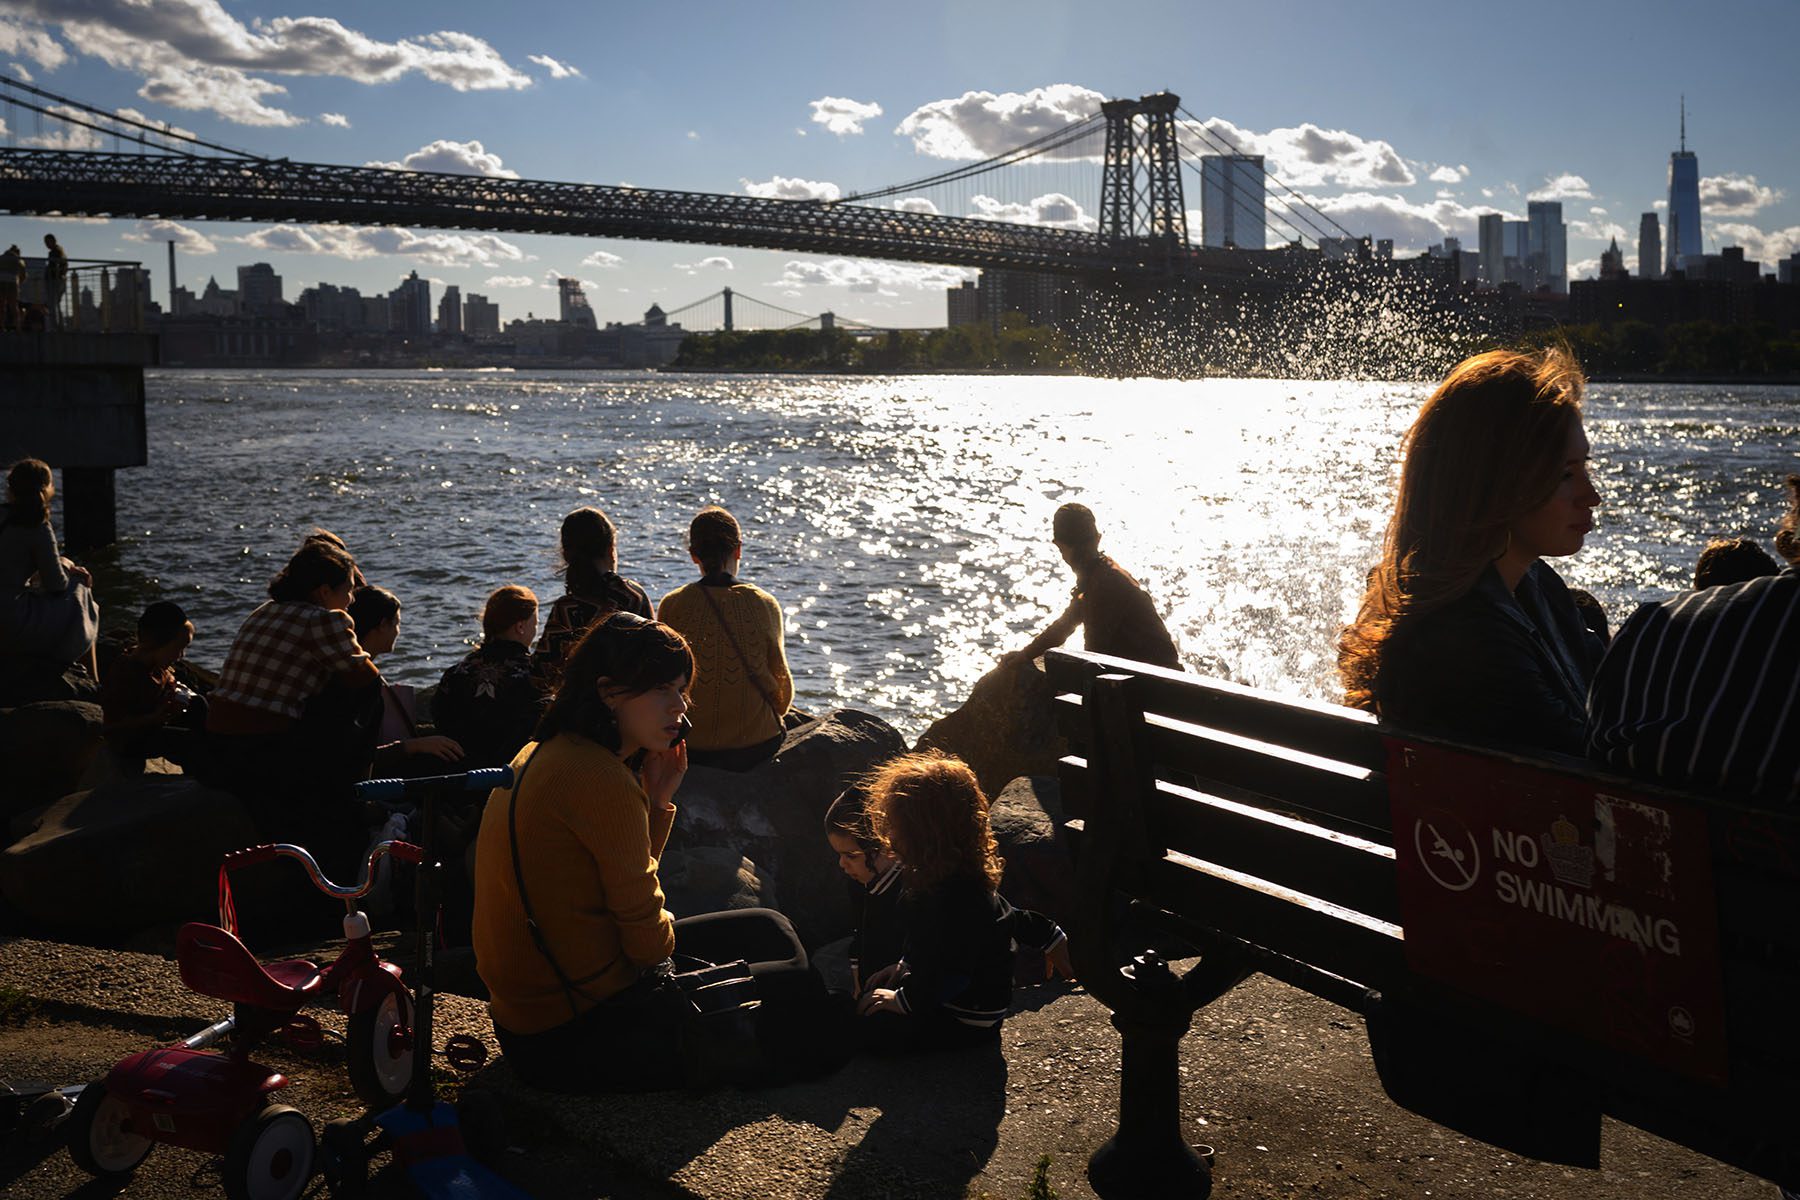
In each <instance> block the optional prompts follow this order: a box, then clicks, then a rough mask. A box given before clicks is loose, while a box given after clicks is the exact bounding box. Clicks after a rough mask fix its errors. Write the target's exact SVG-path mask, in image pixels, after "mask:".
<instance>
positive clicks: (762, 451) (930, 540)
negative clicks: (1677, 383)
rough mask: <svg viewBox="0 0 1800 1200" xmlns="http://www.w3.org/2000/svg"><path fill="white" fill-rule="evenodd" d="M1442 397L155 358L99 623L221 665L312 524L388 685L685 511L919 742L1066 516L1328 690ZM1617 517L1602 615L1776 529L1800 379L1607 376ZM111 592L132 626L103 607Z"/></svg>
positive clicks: (646, 563)
mask: <svg viewBox="0 0 1800 1200" xmlns="http://www.w3.org/2000/svg"><path fill="white" fill-rule="evenodd" d="M1427 391H1428V388H1427V387H1426V386H1424V385H1416V384H1385V383H1361V382H1358V383H1336V382H1330V383H1327V382H1306V381H1298V382H1296V381H1276V380H1206V381H1200V382H1171V381H1159V380H1097V379H1073V378H1053V377H901V378H893V377H875V378H827V377H770V376H731V377H708V376H654V375H646V374H634V373H591V374H573V373H570V374H561V373H549V372H545V373H540V374H529V373H517V374H509V375H495V374H473V373H468V374H464V373H455V372H445V373H441V374H440V373H431V374H426V373H407V372H357V373H336V372H318V373H310V372H309V373H306V374H304V375H295V374H273V373H268V374H263V373H257V372H206V373H198V372H193V373H174V372H168V373H153V374H152V377H151V379H150V381H149V393H150V405H149V421H150V442H151V455H150V456H151V465H150V466H148V467H145V468H140V469H136V470H131V471H124V472H121V473H120V475H119V502H120V516H121V520H120V524H121V529H122V530H131V531H132V532H131V533H130V535H129V536H128V537H127V538H126V540H125V541H124V543H123V544H122V545H121V546H120V548H119V550H118V551H117V554H116V562H117V568H116V569H114V570H109V571H105V572H103V574H102V582H103V585H104V590H103V599H105V600H107V601H108V602H109V605H110V606H111V611H109V612H108V614H107V619H106V621H105V624H106V625H107V626H108V627H112V626H114V625H116V624H129V622H130V619H131V616H132V615H134V614H135V606H138V605H141V603H142V602H143V601H144V599H146V598H147V597H149V596H151V595H153V594H155V593H157V592H158V591H166V592H167V594H169V595H170V596H171V597H172V598H175V599H177V600H178V601H180V602H181V603H182V604H183V605H184V606H186V607H187V608H188V609H189V611H190V615H192V616H193V617H194V619H195V621H196V624H197V625H198V626H199V628H200V636H199V638H198V640H197V641H196V643H195V646H194V649H193V652H192V653H193V655H194V657H195V658H196V659H198V660H199V661H201V662H204V663H208V664H211V665H216V664H217V663H218V661H219V660H220V659H221V658H222V657H223V655H224V652H225V649H226V647H227V646H228V644H229V640H230V638H231V636H232V634H233V633H234V632H235V630H236V628H237V625H238V623H239V622H240V621H241V620H242V618H243V616H244V615H245V614H246V613H247V612H248V611H249V610H250V608H251V607H253V606H254V605H255V603H256V602H257V601H258V599H259V598H260V595H261V592H262V587H263V585H264V584H265V583H266V582H267V579H268V577H269V575H271V574H272V573H273V572H274V570H275V569H276V568H277V567H278V566H279V564H280V561H282V560H284V559H285V557H286V555H287V554H288V553H289V552H291V550H292V549H293V546H294V545H295V543H296V542H297V541H298V539H299V536H300V534H301V533H302V532H303V531H304V530H305V529H306V528H308V527H310V526H312V525H314V524H317V525H323V526H325V527H328V528H331V529H334V530H336V531H338V532H339V533H341V534H342V535H343V536H344V537H345V538H346V540H347V541H348V542H349V543H350V545H351V547H352V548H353V549H354V550H355V551H356V552H357V555H358V558H359V559H360V560H361V561H362V563H363V565H364V567H365V569H366V570H367V572H368V574H369V576H370V578H371V579H372V580H374V581H375V582H377V583H380V584H383V585H384V586H388V587H391V588H393V589H394V590H395V591H396V592H397V593H398V594H399V595H400V597H401V600H402V602H403V603H404V605H405V630H404V633H403V635H402V639H401V643H400V646H399V648H398V650H397V651H396V653H395V654H394V656H393V658H392V659H391V660H389V661H387V662H385V663H384V667H385V669H386V670H387V672H388V674H389V675H390V676H392V677H397V678H399V679H402V680H405V681H407V682H411V683H415V684H425V683H430V682H434V681H435V680H436V678H437V676H438V675H439V674H440V673H441V672H442V671H443V669H444V668H445V667H446V666H448V665H449V664H450V663H451V662H452V661H454V660H455V659H456V658H457V657H458V656H460V654H461V653H463V651H464V649H465V648H466V646H467V645H468V644H469V643H471V642H473V641H474V640H475V639H476V638H477V637H478V636H479V630H478V627H477V623H476V620H475V613H476V611H477V610H478V609H479V606H480V604H481V601H482V599H483V597H485V596H486V594H487V593H488V591H490V590H491V589H492V588H494V587H496V586H498V585H500V584H502V583H508V582H518V583H524V584H526V585H528V586H530V587H532V588H533V589H534V590H536V591H537V592H538V593H539V595H540V596H541V597H543V598H544V599H545V600H546V601H547V600H549V599H550V598H553V597H554V596H556V595H558V594H560V588H559V587H558V585H557V581H556V577H555V574H554V570H555V565H556V559H555V541H556V527H557V524H558V523H559V521H560V520H561V517H562V515H563V513H565V512H566V511H567V510H568V509H570V508H572V507H574V506H575V505H577V504H583V503H589V504H597V505H599V506H600V507H602V508H604V509H605V510H606V511H607V512H608V513H609V514H610V515H611V516H612V517H613V519H614V521H615V522H616V523H617V524H618V526H619V529H620V555H621V559H622V565H621V569H622V570H623V572H624V573H625V574H626V575H627V576H629V577H631V578H634V579H636V580H638V581H639V582H641V583H643V584H644V586H645V588H646V589H647V590H648V591H649V592H650V594H651V595H652V597H653V598H655V597H659V596H661V595H662V594H664V593H665V592H667V591H668V590H670V589H671V588H673V587H674V586H676V585H678V584H680V583H683V582H686V581H687V580H688V579H690V578H691V577H692V573H693V568H692V566H691V564H689V562H688V560H687V555H686V553H685V550H684V542H685V534H686V527H687V522H688V520H689V518H690V517H691V516H692V515H693V513H694V511H695V510H696V509H697V508H699V507H700V506H701V505H702V504H706V503H722V504H725V505H726V506H727V507H729V508H731V509H732V511H733V512H735V513H736V514H737V515H738V517H739V519H740V520H741V521H743V523H744V525H745V530H746V535H747V546H746V552H745V561H744V576H745V577H746V578H748V579H750V580H753V581H754V582H757V583H759V584H761V585H762V586H764V587H766V588H767V589H768V590H770V591H771V592H773V593H774V594H775V595H776V596H777V597H778V598H779V599H780V600H781V601H782V603H783V605H784V606H785V608H786V610H787V617H788V628H787V637H788V643H789V657H790V660H791V662H792V665H793V667H794V671H795V675H796V682H797V685H798V694H799V701H798V702H799V703H800V704H801V705H802V706H804V707H809V708H829V707H839V706H847V705H848V706H855V707H859V708H864V709H868V710H870V711H874V712H877V713H880V714H881V715H883V716H884V717H886V718H887V719H889V720H891V721H893V722H894V723H895V724H897V725H899V726H900V727H901V728H902V729H903V730H904V731H905V732H907V733H908V734H909V735H912V734H916V733H918V732H919V731H920V730H921V729H922V728H923V727H924V725H925V724H926V723H927V722H928V721H929V720H930V719H931V718H932V717H933V716H936V715H938V714H940V713H942V712H944V711H946V710H948V709H949V708H952V707H954V706H955V705H956V704H957V703H959V702H960V700H961V699H962V697H963V696H965V695H966V694H967V691H968V688H969V686H970V685H971V684H972V683H973V682H974V681H975V680H976V679H977V678H979V677H980V675H981V674H982V673H983V672H984V671H985V670H986V669H987V667H988V666H989V665H990V664H991V663H992V662H993V660H994V658H995V657H996V656H997V655H998V654H999V653H1000V652H1001V651H1003V650H1005V649H1008V648H1014V647H1017V646H1020V645H1022V644H1024V642H1025V641H1026V640H1028V639H1029V638H1030V637H1031V636H1032V634H1033V633H1035V632H1036V631H1037V629H1038V628H1040V627H1041V626H1042V625H1043V624H1044V623H1046V622H1047V621H1049V620H1050V619H1051V618H1052V617H1053V616H1054V615H1055V614H1056V613H1057V612H1060V611H1061V609H1062V607H1063V605H1064V604H1066V602H1067V599H1068V595H1069V588H1070V580H1069V578H1068V575H1067V572H1066V569H1065V568H1064V567H1063V565H1062V563H1061V561H1060V560H1059V559H1058V557H1057V555H1056V552H1055V550H1054V548H1053V547H1051V546H1050V544H1049V530H1050V517H1051V514H1052V513H1053V512H1054V510H1055V508H1056V506H1057V505H1058V504H1061V503H1063V502H1065V501H1069V500H1078V501H1081V502H1082V503H1085V504H1087V505H1089V506H1090V507H1091V508H1093V510H1094V511H1095V513H1096V514H1097V516H1098V518H1099V521H1100V525H1101V528H1102V531H1103V533H1104V537H1105V541H1104V544H1103V548H1104V549H1106V550H1107V551H1108V552H1110V553H1111V554H1113V555H1114V556H1115V557H1116V558H1117V559H1118V560H1119V562H1120V563H1121V564H1123V565H1124V566H1125V567H1126V568H1127V569H1128V570H1130V571H1132V572H1133V573H1134V574H1136V575H1137V576H1138V577H1139V579H1140V580H1141V581H1143V582H1144V584H1145V585H1146V586H1147V587H1148V588H1149V590H1150V592H1151V594H1152V595H1153V596H1154V597H1155V599H1156V601H1157V603H1158V606H1159V607H1160V608H1161V609H1162V611H1163V612H1164V613H1165V616H1166V619H1167V621H1168V623H1169V627H1170V629H1171V631H1172V632H1174V634H1175V636H1176V640H1177V642H1178V643H1179V645H1180V646H1181V649H1182V653H1183V657H1184V659H1185V660H1186V661H1187V663H1188V664H1189V665H1190V667H1193V668H1197V669H1203V670H1208V671H1210V672H1213V673H1217V674H1223V675H1226V676H1228V677H1230V678H1233V679H1237V680H1240V681H1243V682H1246V683H1251V684H1256V685H1259V686H1265V687H1270V688H1273V689H1276V690H1279V691H1283V692H1287V693H1290V694H1297V695H1308V696H1316V697H1328V696H1330V695H1331V694H1332V691H1333V687H1334V681H1333V671H1332V663H1333V650H1332V642H1333V640H1334V638H1335V633H1336V630H1337V628H1338V626H1339V625H1340V624H1341V623H1342V622H1343V620H1344V619H1345V618H1346V617H1347V616H1348V615H1349V613H1350V610H1351V607H1352V606H1353V605H1354V602H1355V598H1356V595H1357V593H1358V591H1359V589H1360V585H1361V582H1362V577H1363V573H1364V572H1365V571H1366V570H1367V568H1368V566H1369V565H1370V563H1371V562H1372V561H1373V559H1374V557H1375V554H1376V547H1377V543H1378V541H1379V538H1380V535H1381V530H1382V526H1383V524H1384V522H1385V519H1386V513H1387V508H1388V505H1389V503H1390V489H1391V486H1392V480H1393V475H1394V468H1395V466H1396V463H1397V454H1398V444H1399V438H1400V434H1401V433H1402V432H1403V430H1404V429H1405V426H1406V424H1407V423H1408V422H1409V420H1410V419H1411V416H1412V413H1413V411H1414V410H1415V409H1416V407H1417V404H1418V402H1419V401H1420V400H1421V399H1422V398H1423V396H1424V395H1425V394H1426V393H1427ZM1588 411H1589V426H1590V433H1591V435H1592V438H1593V441H1594V444H1595V453H1596V456H1597V458H1598V460H1599V462H1598V466H1597V473H1598V479H1599V485H1600V488H1601V490H1602V492H1603V494H1605V497H1606V507H1605V508H1603V509H1602V511H1601V513H1600V528H1599V529H1598V530H1597V531H1596V533H1595V534H1594V536H1593V537H1592V538H1590V542H1589V547H1588V549H1586V550H1584V551H1583V552H1582V553H1581V554H1580V555H1577V556H1576V557H1575V558H1573V559H1570V560H1564V561H1563V562H1561V563H1559V564H1558V566H1559V569H1563V570H1564V572H1565V574H1566V575H1567V576H1568V577H1569V578H1570V579H1571V581H1572V582H1577V583H1580V584H1581V585H1583V586H1587V587H1589V588H1591V589H1592V590H1594V591H1595V592H1596V594H1598V595H1599V596H1600V598H1601V600H1602V601H1603V602H1604V603H1605V604H1606V606H1607V608H1608V610H1609V612H1611V613H1612V615H1613V619H1614V621H1615V623H1616V622H1617V621H1618V620H1620V619H1622V618H1623V616H1624V615H1625V613H1626V612H1627V611H1628V609H1629V602H1630V601H1631V600H1633V599H1636V598H1639V597H1641V596H1643V595H1646V594H1648V593H1650V592H1653V591H1656V590H1658V589H1670V588H1674V587H1677V586H1680V584H1681V583H1682V581H1683V578H1684V577H1685V576H1686V575H1687V574H1688V573H1689V572H1691V570H1692V561H1693V556H1694V554H1695V553H1696V552H1697V550H1698V548H1699V545H1700V544H1701V543H1703V542H1704V540H1705V539H1706V538H1707V537H1711V536H1718V535H1724V534H1735V533H1740V532H1749V533H1752V534H1756V535H1759V536H1762V537H1764V538H1765V539H1766V537H1767V533H1768V527H1769V525H1770V524H1771V523H1772V522H1773V520H1774V518H1775V516H1776V515H1777V509H1778V506H1779V479H1780V475H1781V474H1782V473H1784V472H1786V471H1788V470H1794V469H1796V467H1797V464H1796V463H1795V461H1794V446H1795V443H1796V437H1797V435H1800V391H1796V390H1795V389H1781V388H1747V389H1735V390H1726V389H1717V388H1670V387H1629V388H1626V387H1612V386H1603V387H1596V388H1595V389H1594V390H1593V393H1592V396H1591V399H1590V403H1589V406H1588ZM115 612H116V613H118V614H125V615H124V616H123V617H122V618H119V619H115V616H114V613H115Z"/></svg>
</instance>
